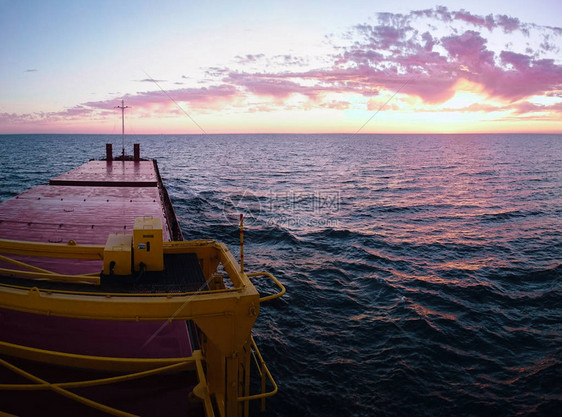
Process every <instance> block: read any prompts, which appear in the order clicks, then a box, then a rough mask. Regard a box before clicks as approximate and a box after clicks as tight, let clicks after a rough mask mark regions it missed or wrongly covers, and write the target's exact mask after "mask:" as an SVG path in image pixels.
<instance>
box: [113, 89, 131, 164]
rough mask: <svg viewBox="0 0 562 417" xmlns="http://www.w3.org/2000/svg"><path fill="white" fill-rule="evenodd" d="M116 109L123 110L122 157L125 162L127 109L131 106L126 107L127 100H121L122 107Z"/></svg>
mask: <svg viewBox="0 0 562 417" xmlns="http://www.w3.org/2000/svg"><path fill="white" fill-rule="evenodd" d="M115 108H116V109H121V156H122V158H123V160H125V109H128V108H129V106H125V100H121V105H120V106H117V107H115Z"/></svg>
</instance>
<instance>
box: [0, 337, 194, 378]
mask: <svg viewBox="0 0 562 417" xmlns="http://www.w3.org/2000/svg"><path fill="white" fill-rule="evenodd" d="M0 354H3V355H7V356H12V357H17V358H21V359H27V360H33V361H39V362H43V363H49V364H51V365H59V366H68V367H72V368H79V369H92V370H98V371H110V372H141V371H147V370H151V369H155V368H159V367H163V366H169V365H175V364H178V363H188V362H190V361H191V363H192V365H191V366H192V367H194V365H193V362H192V361H193V360H194V356H191V357H180V358H146V359H145V358H113V357H106V356H90V355H77V354H73V353H66V352H56V351H52V350H44V349H37V348H32V347H28V346H22V345H16V344H13V343H8V342H2V341H0Z"/></svg>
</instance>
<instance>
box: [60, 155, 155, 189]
mask: <svg viewBox="0 0 562 417" xmlns="http://www.w3.org/2000/svg"><path fill="white" fill-rule="evenodd" d="M157 183H158V179H157V176H156V172H155V171H154V164H153V163H152V161H90V162H88V163H87V164H84V165H82V166H79V167H78V168H76V169H73V170H72V171H69V172H67V173H65V174H62V175H61V176H59V177H57V178H53V179H52V180H51V181H50V184H52V185H90V186H91V185H94V186H96V185H99V186H125V187H129V186H132V187H156V185H157Z"/></svg>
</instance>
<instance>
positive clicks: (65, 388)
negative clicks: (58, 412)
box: [0, 345, 214, 417]
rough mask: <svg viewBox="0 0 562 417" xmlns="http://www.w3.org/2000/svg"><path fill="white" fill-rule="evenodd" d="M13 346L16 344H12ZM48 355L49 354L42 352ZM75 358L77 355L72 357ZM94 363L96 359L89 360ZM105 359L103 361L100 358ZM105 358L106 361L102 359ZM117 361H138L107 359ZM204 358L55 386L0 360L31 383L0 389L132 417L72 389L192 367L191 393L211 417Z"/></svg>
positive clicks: (196, 356) (197, 353)
mask: <svg viewBox="0 0 562 417" xmlns="http://www.w3.org/2000/svg"><path fill="white" fill-rule="evenodd" d="M14 346H15V345H14ZM45 352H46V353H48V351H45ZM55 353H56V354H58V355H60V354H61V353H60V352H55ZM71 356H76V355H71ZM90 358H92V359H93V360H95V359H96V358H97V357H90ZM100 359H104V358H100ZM105 359H107V358H105ZM109 359H113V360H116V361H118V362H123V363H126V362H127V361H137V359H134V358H109ZM202 360H203V357H202V355H201V351H199V350H196V351H194V352H193V355H192V356H191V357H189V358H184V359H183V360H182V361H181V362H177V363H172V364H170V365H165V366H159V367H155V368H152V369H147V370H144V371H139V372H133V373H129V374H125V375H118V376H114V377H110V378H99V379H90V380H84V381H73V382H58V383H51V382H48V381H46V380H44V379H42V378H39V377H38V376H36V375H33V374H31V373H29V372H27V371H25V370H23V369H21V368H19V367H17V366H15V365H13V364H11V363H10V362H8V361H6V360H4V359H1V358H0V365H2V366H4V367H5V368H7V369H9V370H11V371H13V372H14V373H16V374H18V375H20V376H23V377H24V378H27V379H29V380H31V381H32V383H30V384H0V390H7V391H42V390H50V391H53V392H55V393H57V394H60V395H62V396H64V397H67V398H70V399H71V400H74V401H77V402H79V403H81V404H84V405H86V406H88V407H91V408H94V409H96V410H98V411H101V412H104V413H107V414H111V415H114V416H118V417H131V416H134V414H131V413H128V412H126V411H123V410H118V409H116V408H113V407H109V406H107V405H105V404H102V403H101V402H98V401H93V400H91V399H89V398H86V397H84V396H83V395H78V394H76V393H74V392H72V391H69V390H71V389H76V388H86V387H95V386H100V385H108V384H116V383H119V382H125V381H131V380H134V379H140V378H146V377H149V376H152V375H157V374H163V373H166V372H171V371H176V372H177V371H182V370H186V369H191V368H193V366H195V369H196V371H197V377H198V380H199V383H198V385H197V386H196V387H195V388H194V389H193V393H194V394H195V395H196V396H198V397H199V398H201V399H202V400H203V404H204V408H205V414H206V415H207V416H208V417H213V416H214V412H213V407H212V404H211V397H210V394H209V389H208V386H207V382H206V378H205V373H204V371H203V366H202V363H201V362H202Z"/></svg>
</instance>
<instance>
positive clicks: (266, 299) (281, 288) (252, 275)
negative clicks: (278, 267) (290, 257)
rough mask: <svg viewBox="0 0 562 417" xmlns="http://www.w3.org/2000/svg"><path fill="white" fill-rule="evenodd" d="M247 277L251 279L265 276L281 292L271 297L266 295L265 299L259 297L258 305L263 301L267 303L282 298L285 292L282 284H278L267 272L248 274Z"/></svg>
mask: <svg viewBox="0 0 562 417" xmlns="http://www.w3.org/2000/svg"><path fill="white" fill-rule="evenodd" d="M246 275H247V276H248V278H252V277H259V276H266V277H269V278H271V280H272V281H273V282H274V283H275V285H277V287H278V288H279V289H280V290H281V291H279V292H278V293H276V294H272V295H268V296H266V297H260V303H263V302H264V301H269V300H273V299H275V298H279V297H282V296H283V295H284V294H285V293H286V292H287V290H286V289H285V287H284V286H283V284H281V283H280V282H279V280H278V279H277V278H275V277H274V276H273V275H272V274H270V273H269V272H252V273H250V274H246Z"/></svg>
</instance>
